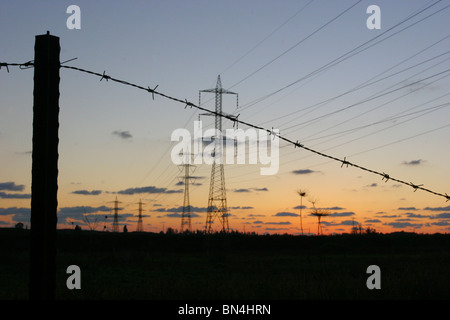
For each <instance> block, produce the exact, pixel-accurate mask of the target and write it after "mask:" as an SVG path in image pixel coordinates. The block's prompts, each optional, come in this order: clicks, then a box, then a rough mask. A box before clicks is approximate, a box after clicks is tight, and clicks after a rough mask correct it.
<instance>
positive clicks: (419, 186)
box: [0, 59, 450, 202]
mask: <svg viewBox="0 0 450 320" xmlns="http://www.w3.org/2000/svg"><path fill="white" fill-rule="evenodd" d="M71 60H72V59H71ZM68 61H70V60H68ZM8 66H18V67H19V68H20V69H27V68H30V67H33V66H34V63H33V61H28V62H25V63H3V62H1V63H0V69H1V67H6V68H7V70H8V72H9V69H8ZM60 67H61V68H65V69H71V70H76V71H79V72H83V73H87V74H91V75H94V76H97V77H100V81H102V80H106V81H109V80H111V81H113V82H117V83H120V84H123V85H127V86H130V87H133V88H137V89H140V90H143V91H147V92H148V93H151V94H152V99H153V100H154V99H155V95H158V96H161V97H163V98H166V99H169V100H172V101H175V102H178V103H182V104H184V105H185V107H184V108H185V109H186V108H187V107H189V108H191V109H192V108H196V109H198V110H201V111H205V112H207V113H210V114H212V115H216V116H220V117H222V118H225V119H228V120H230V121H232V122H233V123H234V124H236V123H237V124H243V125H245V126H247V127H250V128H254V129H258V130H262V131H266V132H267V133H268V134H269V135H273V136H277V137H278V138H279V139H281V140H283V141H285V142H287V143H289V144H291V145H293V146H294V148H300V149H303V150H306V151H309V152H311V153H314V154H316V155H319V156H321V157H324V158H327V159H331V160H334V161H336V162H339V163H341V168H343V167H344V166H345V167H346V168H348V166H351V167H355V168H357V169H360V170H363V171H365V172H369V173H372V174H375V175H378V176H380V177H381V178H382V181H385V182H388V181H389V180H391V181H395V182H397V183H400V184H403V185H407V186H410V187H411V188H413V189H414V192H416V191H417V190H422V191H425V192H428V193H430V194H433V195H436V196H440V197H443V198H445V199H446V202H447V201H449V200H450V196H449V195H448V194H447V193H439V192H436V191H433V190H430V189H428V188H425V187H423V184H415V183H412V182H407V181H404V180H401V179H397V178H394V177H391V176H390V175H389V174H387V173H385V172H379V171H376V170H372V169H369V168H366V167H364V166H362V165H358V164H356V163H353V162H350V161H348V160H347V158H346V157H344V159H339V158H337V157H334V156H331V155H328V154H325V153H323V152H320V151H317V150H314V149H312V148H309V147H307V146H305V145H303V144H301V143H300V142H299V141H298V140H296V141H294V140H291V139H289V138H287V137H285V136H283V135H281V134H280V133H279V132H277V130H274V128H273V127H272V129H267V128H264V127H261V126H258V125H254V124H252V123H249V122H246V121H243V120H240V119H239V114H238V115H237V116H235V115H228V114H224V113H219V112H216V111H213V110H209V109H207V108H204V107H201V106H199V105H196V104H194V103H192V102H190V101H188V100H187V99H184V100H183V99H180V98H176V97H172V96H169V95H167V94H164V93H162V92H159V91H156V89H157V88H158V85H156V86H155V87H153V88H150V86H147V87H144V86H141V85H137V84H135V83H132V82H128V81H125V80H121V79H117V78H114V77H111V76H109V75H107V74H106V71H103V73H98V72H94V71H90V70H86V69H82V68H78V67H73V66H63V65H62V64H61V65H60Z"/></svg>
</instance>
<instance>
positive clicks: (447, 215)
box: [432, 212, 450, 219]
mask: <svg viewBox="0 0 450 320" xmlns="http://www.w3.org/2000/svg"><path fill="white" fill-rule="evenodd" d="M432 219H450V212H445V213H440V214H438V215H436V216H434V217H432Z"/></svg>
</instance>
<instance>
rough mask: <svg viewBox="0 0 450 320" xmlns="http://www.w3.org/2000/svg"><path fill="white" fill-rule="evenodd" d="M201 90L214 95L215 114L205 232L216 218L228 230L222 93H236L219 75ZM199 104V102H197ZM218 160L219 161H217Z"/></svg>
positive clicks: (223, 229) (207, 231)
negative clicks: (225, 86)
mask: <svg viewBox="0 0 450 320" xmlns="http://www.w3.org/2000/svg"><path fill="white" fill-rule="evenodd" d="M201 92H211V93H215V95H216V109H215V111H216V114H215V115H214V118H215V129H216V134H215V136H214V160H213V163H212V167H211V182H210V186H209V197H208V208H207V213H206V225H205V232H206V233H211V228H212V224H213V222H214V219H215V218H218V219H219V221H220V223H221V224H222V231H223V232H227V231H228V230H229V225H228V215H229V214H228V207H227V196H226V192H225V175H224V170H223V153H222V152H223V136H222V117H221V115H222V114H223V113H222V94H236V97H237V93H235V92H231V91H228V90H225V89H223V88H222V82H221V81H220V75H219V76H218V77H217V84H216V87H215V88H214V89H207V90H201V91H200V93H199V96H200V95H201ZM199 104H200V102H199ZM217 160H219V161H217Z"/></svg>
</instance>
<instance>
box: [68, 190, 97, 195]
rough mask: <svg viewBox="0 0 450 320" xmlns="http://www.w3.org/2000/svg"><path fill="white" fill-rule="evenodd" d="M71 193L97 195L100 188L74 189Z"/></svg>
mask: <svg viewBox="0 0 450 320" xmlns="http://www.w3.org/2000/svg"><path fill="white" fill-rule="evenodd" d="M72 193H73V194H82V195H86V196H88V195H93V196H96V195H99V194H100V193H102V191H101V190H92V191H88V190H76V191H72Z"/></svg>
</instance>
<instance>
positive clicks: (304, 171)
mask: <svg viewBox="0 0 450 320" xmlns="http://www.w3.org/2000/svg"><path fill="white" fill-rule="evenodd" d="M291 172H292V173H293V174H311V173H316V172H318V171H314V170H310V169H300V170H293V171H291Z"/></svg>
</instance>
